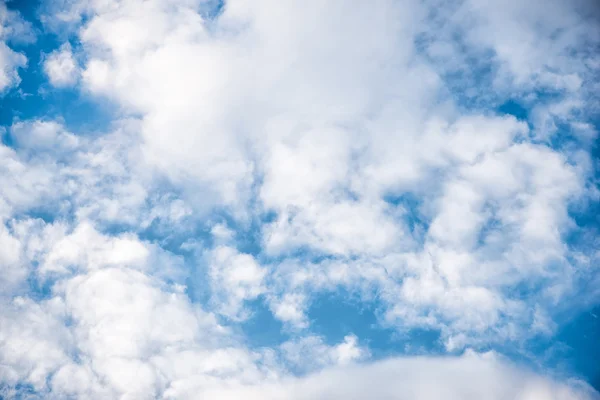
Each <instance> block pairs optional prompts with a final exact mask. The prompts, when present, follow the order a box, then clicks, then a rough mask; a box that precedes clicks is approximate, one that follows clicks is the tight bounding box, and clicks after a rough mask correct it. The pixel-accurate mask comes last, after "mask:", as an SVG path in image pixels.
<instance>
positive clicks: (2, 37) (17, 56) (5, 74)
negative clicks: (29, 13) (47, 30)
mask: <svg viewBox="0 0 600 400" xmlns="http://www.w3.org/2000/svg"><path fill="white" fill-rule="evenodd" d="M32 40H34V36H33V31H32V29H31V24H30V23H29V22H26V21H24V20H23V19H22V18H21V16H20V15H19V14H18V13H17V12H14V11H11V10H9V9H7V7H6V4H4V3H2V4H1V5H0V94H4V92H5V91H6V90H7V89H9V88H11V87H13V86H16V85H18V84H19V82H20V81H21V78H19V72H18V69H19V68H23V67H25V66H26V65H27V57H25V55H23V54H22V53H19V52H16V51H14V50H13V49H11V47H10V46H9V43H10V42H13V43H15V42H16V43H18V42H29V41H32Z"/></svg>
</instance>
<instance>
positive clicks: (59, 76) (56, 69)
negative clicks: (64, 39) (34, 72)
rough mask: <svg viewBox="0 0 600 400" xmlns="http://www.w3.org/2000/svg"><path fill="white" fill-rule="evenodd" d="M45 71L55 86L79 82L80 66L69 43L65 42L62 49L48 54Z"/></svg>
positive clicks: (65, 85)
mask: <svg viewBox="0 0 600 400" xmlns="http://www.w3.org/2000/svg"><path fill="white" fill-rule="evenodd" d="M44 71H45V72H46V75H48V79H49V81H50V84H52V85H53V86H57V87H67V86H71V85H73V84H75V83H76V82H77V80H78V78H79V67H78V66H77V61H76V60H75V59H74V57H73V53H72V52H71V46H70V44H69V43H65V44H63V45H62V46H61V47H60V49H58V50H55V51H53V52H52V53H50V54H48V56H47V57H46V60H44Z"/></svg>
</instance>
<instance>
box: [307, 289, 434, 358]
mask: <svg viewBox="0 0 600 400" xmlns="http://www.w3.org/2000/svg"><path fill="white" fill-rule="evenodd" d="M353 299H354V300H353ZM381 311H382V308H381V305H379V304H378V303H377V301H372V302H364V301H362V300H360V301H359V300H358V299H355V296H353V295H352V294H351V293H348V292H347V291H345V290H343V289H338V290H337V291H336V292H333V293H326V294H322V295H319V296H316V297H315V298H314V299H313V300H312V302H311V304H310V307H309V309H308V311H307V316H308V318H309V320H310V326H311V330H312V331H313V332H314V333H315V334H318V335H321V336H323V337H324V338H325V340H326V343H327V344H329V345H335V344H337V343H340V342H341V341H342V340H343V338H344V337H345V336H346V335H349V334H354V335H356V336H357V337H358V338H359V341H360V343H361V345H367V346H368V348H369V350H370V351H371V355H372V357H374V358H375V359H379V358H385V357H391V356H394V355H408V354H431V355H433V354H441V353H442V352H443V345H442V343H441V341H440V340H439V339H440V334H439V332H438V331H436V330H425V329H410V330H407V331H404V332H399V330H398V329H396V328H392V327H387V326H385V325H384V324H382V323H381Z"/></svg>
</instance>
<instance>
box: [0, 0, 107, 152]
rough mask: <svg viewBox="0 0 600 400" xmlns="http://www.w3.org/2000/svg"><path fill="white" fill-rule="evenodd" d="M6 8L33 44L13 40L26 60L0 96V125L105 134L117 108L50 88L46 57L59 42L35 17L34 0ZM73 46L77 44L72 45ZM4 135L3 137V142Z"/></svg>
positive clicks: (73, 90)
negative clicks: (20, 123)
mask: <svg viewBox="0 0 600 400" xmlns="http://www.w3.org/2000/svg"><path fill="white" fill-rule="evenodd" d="M7 6H8V8H9V9H13V10H16V11H18V12H19V13H20V14H21V15H22V16H23V18H24V19H26V20H27V21H29V22H30V23H31V24H32V26H33V29H34V32H35V35H36V40H35V42H33V43H27V42H23V43H21V42H19V41H14V43H11V48H12V49H13V50H14V51H17V52H20V53H23V54H24V55H25V56H26V57H27V65H26V67H24V68H20V69H19V76H20V78H21V82H20V84H19V85H18V87H13V88H10V89H9V90H8V92H7V93H6V94H5V95H4V96H0V126H10V125H11V124H12V123H13V122H14V121H15V120H26V119H35V118H41V119H45V120H48V119H56V120H59V121H61V122H62V123H63V124H64V125H65V126H66V127H67V129H68V130H70V131H72V132H75V133H77V134H83V133H86V132H90V133H96V132H104V131H106V130H107V129H108V128H109V126H110V124H111V122H112V121H113V117H114V116H115V115H117V114H118V111H119V110H118V109H117V108H116V107H115V106H113V105H111V103H110V102H109V101H103V100H102V99H98V98H92V97H90V96H89V95H87V94H86V93H85V92H82V91H80V90H78V88H77V87H75V88H61V89H55V88H52V87H51V86H50V84H49V82H48V78H47V76H46V74H45V72H44V66H43V61H44V57H45V55H46V54H49V53H51V52H52V51H54V50H56V49H58V48H59V47H60V46H61V45H62V44H63V42H62V41H61V39H60V38H59V37H57V36H56V35H55V34H54V33H52V32H49V31H48V30H46V29H45V28H44V27H43V26H42V25H41V22H40V21H39V19H38V18H37V15H38V10H39V7H40V3H39V2H38V1H35V0H28V1H9V2H8V3H7ZM72 45H73V46H74V47H76V46H77V43H72ZM5 140H6V135H3V142H4V143H5V144H10V142H9V141H8V142H7V141H5Z"/></svg>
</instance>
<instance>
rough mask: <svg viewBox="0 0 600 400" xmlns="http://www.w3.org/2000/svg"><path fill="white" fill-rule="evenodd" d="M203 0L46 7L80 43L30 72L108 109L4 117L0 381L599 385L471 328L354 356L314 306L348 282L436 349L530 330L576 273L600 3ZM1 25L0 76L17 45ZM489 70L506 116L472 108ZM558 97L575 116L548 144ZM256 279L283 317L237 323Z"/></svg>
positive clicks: (185, 388) (517, 337) (190, 388)
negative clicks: (203, 298) (251, 327)
mask: <svg viewBox="0 0 600 400" xmlns="http://www.w3.org/2000/svg"><path fill="white" fill-rule="evenodd" d="M201 3H202V2H201V1H195V0H189V1H184V2H173V1H171V0H150V1H139V0H119V1H95V0H92V1H66V2H62V3H61V6H64V7H63V8H64V10H62V11H61V12H60V13H57V14H56V16H55V18H52V17H50V16H46V18H45V22H46V23H48V24H50V25H51V26H55V27H56V26H59V25H61V24H64V23H65V22H66V23H67V24H73V25H74V26H75V28H74V29H73V31H72V32H71V33H72V34H73V37H72V38H70V40H73V41H76V40H78V41H80V44H81V47H78V48H77V60H81V62H82V65H81V71H79V68H80V67H79V66H78V64H77V63H78V61H76V60H75V57H74V55H73V54H72V50H71V49H70V47H69V45H67V44H66V45H64V46H61V48H60V49H58V50H57V51H55V52H53V53H51V54H50V55H48V57H47V58H46V61H45V64H44V70H45V72H46V73H47V74H48V77H49V79H50V82H51V83H52V84H53V85H55V86H69V85H74V84H75V83H77V82H79V84H80V85H79V86H80V88H81V90H82V91H83V92H85V94H86V95H91V96H103V97H105V98H106V99H108V100H109V101H111V102H113V103H114V104H115V105H116V106H117V108H118V109H119V110H120V112H121V114H120V118H121V119H119V120H115V121H111V122H112V125H111V129H110V132H105V133H102V134H100V133H95V134H93V135H92V134H89V135H84V134H78V133H74V132H69V131H68V129H66V127H65V126H64V125H63V124H61V123H59V122H57V121H50V120H26V121H15V122H14V123H13V125H12V127H11V128H10V129H9V130H8V132H9V135H10V138H11V139H12V142H13V143H12V145H11V146H8V145H0V180H1V181H2V182H3V184H2V185H0V222H1V223H2V225H0V272H1V273H0V287H1V291H2V293H1V294H2V302H3V304H4V305H5V307H2V308H0V309H1V310H2V311H0V321H1V324H0V339H1V340H0V357H2V359H1V360H2V362H1V363H0V364H2V368H1V369H0V374H1V375H0V380H1V381H2V383H5V384H6V385H8V386H10V387H13V388H14V387H15V386H16V385H17V384H18V383H29V384H31V385H33V386H34V388H35V390H37V391H39V392H40V393H41V395H42V396H43V395H45V394H49V393H52V394H53V395H54V394H56V395H57V396H59V397H60V396H63V395H64V396H65V397H66V396H74V397H80V398H91V399H96V398H125V399H126V398H240V397H244V398H253V397H254V398H261V399H262V398H267V399H268V398H273V399H290V398H291V399H294V398H297V399H303V398H306V399H309V398H310V399H319V398H356V399H362V398H373V397H376V398H398V399H404V398H407V399H408V398H410V399H423V400H428V399H432V398H440V397H444V398H449V399H452V398H456V399H459V398H460V399H469V398H473V399H475V398H477V399H479V398H490V399H505V398H511V399H513V398H514V399H519V400H530V399H531V400H533V399H548V400H550V399H567V398H578V397H577V396H579V398H582V399H587V398H594V397H593V396H594V395H592V394H581V393H583V392H582V391H581V390H583V389H581V390H580V388H579V386H578V385H575V384H571V383H565V382H562V383H561V382H556V381H553V380H552V379H550V378H548V377H543V376H538V375H535V374H532V373H530V372H526V371H524V370H522V369H520V368H519V367H516V366H514V365H512V364H509V363H507V362H505V361H503V360H501V359H497V358H495V356H493V355H490V354H487V355H479V354H467V355H465V356H461V357H453V358H400V359H392V360H388V361H381V362H376V363H373V364H364V362H365V360H366V359H368V358H369V350H368V348H366V347H364V346H362V345H361V344H362V343H365V342H364V341H363V338H361V337H357V336H355V335H353V334H348V335H347V336H345V337H344V339H343V340H342V341H341V342H339V343H337V344H333V345H328V344H327V343H330V341H329V340H328V338H325V337H320V336H316V335H315V334H314V333H312V332H311V328H312V326H311V317H310V315H309V309H310V305H311V302H312V301H313V300H314V299H315V297H317V296H319V295H321V294H323V293H326V292H337V293H340V292H345V293H349V294H350V295H351V296H353V298H356V299H357V300H358V301H359V302H363V303H372V302H376V306H377V308H378V309H380V311H381V321H379V322H380V323H381V324H383V325H387V326H388V327H392V328H394V329H396V330H398V331H400V332H406V331H410V330H411V329H413V328H422V329H432V330H436V331H440V332H441V340H442V341H443V342H444V344H445V346H446V349H447V350H448V351H455V352H459V351H461V350H462V349H464V348H468V347H470V346H473V347H475V348H478V347H489V346H494V345H496V344H503V345H510V344H512V343H525V342H526V340H527V339H529V338H531V337H532V336H535V335H540V334H542V335H551V334H552V333H553V330H554V329H555V327H556V323H555V321H554V316H555V315H554V313H555V312H558V311H563V310H564V309H565V308H567V309H568V308H569V307H573V312H576V311H577V305H576V303H575V302H574V300H577V302H581V300H580V299H578V298H577V299H576V297H578V296H579V295H578V294H577V291H578V290H579V287H578V282H579V281H580V280H581V279H582V277H584V276H585V277H588V276H592V277H593V276H596V275H597V273H598V272H597V267H596V264H597V263H594V260H595V259H596V258H597V254H595V253H594V251H590V250H589V249H588V248H581V247H579V248H577V249H575V248H574V247H573V245H572V244H571V243H569V241H568V240H567V239H568V237H569V235H570V234H571V233H573V232H577V229H578V228H577V227H576V225H575V223H574V221H573V220H572V218H571V216H570V210H571V206H572V205H573V204H574V203H578V204H583V203H585V202H586V201H589V200H590V199H593V193H592V192H591V191H590V189H589V187H590V181H591V178H590V177H591V176H592V174H593V173H594V171H593V162H592V161H591V159H590V154H589V143H590V142H591V140H592V139H593V138H594V137H595V135H596V133H595V132H594V129H593V127H591V126H590V125H589V121H587V120H586V118H587V116H588V111H589V107H591V106H590V105H589V103H590V99H591V96H592V94H591V92H592V90H591V89H590V87H591V86H590V84H591V83H590V81H591V79H592V77H593V76H594V72H595V71H596V70H597V60H596V56H595V55H590V54H589V52H586V47H587V46H589V45H591V44H597V37H595V36H594V34H595V32H597V30H596V28H593V27H592V26H591V23H590V22H589V21H587V20H586V19H585V18H583V17H581V16H580V14H578V12H577V11H574V9H572V8H570V7H567V5H566V3H564V4H563V3H559V2H554V1H552V2H551V5H552V7H550V6H547V7H546V6H544V5H542V4H533V5H524V6H523V5H519V4H517V3H516V2H508V3H507V4H506V7H504V5H503V6H502V7H500V6H499V5H498V4H499V3H498V4H488V3H485V2H479V1H465V2H461V3H460V4H458V5H456V7H454V6H452V5H442V4H436V3H437V2H435V1H431V2H429V1H428V2H420V1H413V0H406V1H402V2H398V1H391V0H390V1H387V0H386V1H382V2H377V4H352V5H351V6H350V5H349V4H348V3H347V2H345V1H342V0H333V1H328V2H322V1H305V2H299V1H291V0H285V1H278V2H273V1H267V0H259V1H253V2H246V1H242V0H230V1H228V2H226V4H225V8H224V10H223V12H222V14H221V15H220V16H219V17H218V18H217V19H214V20H210V19H208V18H207V17H203V16H202V15H201V14H200V13H199V12H198V11H199V10H200V9H201V8H202V7H205V6H206V4H201ZM432 9H433V10H435V12H434V13H432ZM3 12H4V14H2V13H3ZM2 15H8V14H6V10H5V9H0V16H2ZM11 15H12V14H11ZM2 18H4V17H2ZM11 18H13V17H11ZM13 19H14V18H13ZM5 21H7V19H6V18H4V19H2V26H3V29H8V28H4V27H5V26H8V25H7V24H5ZM10 26H12V25H10ZM61 26H64V25H61ZM11 29H13V31H11V32H16V31H18V29H17V28H11ZM19 29H20V28H19ZM2 32H5V31H2ZM2 35H5V34H4V33H1V34H0V36H1V38H0V39H1V40H2V42H0V66H2V68H0V71H4V73H3V74H4V75H3V74H2V73H0V90H4V89H5V88H7V87H9V86H13V85H15V84H16V83H17V82H18V75H17V74H16V68H17V67H18V66H19V65H24V63H25V59H24V58H23V56H21V55H18V54H17V53H14V52H13V51H12V50H10V49H9V48H8V47H7V46H6V45H4V44H3V43H5V42H6V40H8V39H6V38H8V36H2ZM6 35H8V34H6ZM2 46H4V47H2ZM3 48H4V50H2V49H3ZM474 59H476V60H479V61H473V60H474ZM7 60H8V61H7ZM472 71H476V72H472ZM477 71H478V72H477ZM79 72H81V77H80V78H79ZM3 76H4V78H3ZM3 79H4V80H3ZM480 81H481V82H480ZM3 82H4V83H3ZM544 91H545V92H551V93H552V96H551V97H552V98H553V99H550V98H549V97H548V98H546V97H544V96H543V95H542V94H540V93H541V92H544ZM509 98H515V99H518V100H519V101H521V102H523V103H524V104H525V105H526V106H528V107H529V106H532V112H531V118H530V119H529V120H528V121H527V123H526V122H523V121H518V120H517V119H516V118H514V117H506V116H498V115H496V113H495V112H494V111H493V109H495V107H496V106H498V105H499V104H500V103H502V102H504V101H505V100H508V99H509ZM469 99H470V100H469ZM469 101H471V102H469ZM534 105H535V106H534ZM563 124H566V125H569V126H571V127H573V128H577V130H576V132H577V135H576V136H577V137H576V138H575V139H576V140H574V141H573V143H571V144H570V145H569V146H567V145H564V146H563V145H560V144H559V145H556V146H551V145H550V143H552V139H553V138H555V137H556V135H560V134H561V128H560V127H561V126H563ZM577 140H579V141H577ZM213 213H214V214H213ZM45 214H46V215H45ZM35 215H42V217H40V218H36V217H35ZM215 221H220V222H218V223H215ZM224 221H226V222H224ZM143 238H144V239H143ZM181 243H183V244H181ZM190 250H194V251H190ZM177 252H179V253H181V254H184V255H181V254H180V255H178V254H174V253H177ZM575 256H576V257H575ZM594 257H595V258H594ZM188 268H189V270H188ZM202 268H205V269H206V270H205V271H204V270H202ZM202 273H205V274H204V275H202ZM198 276H201V278H198ZM592 282H593V280H592ZM36 285H38V286H39V287H38V288H34V287H35V286H36ZM194 285H198V286H201V287H194ZM32 288H34V289H36V290H33V289H32ZM206 288H209V289H210V290H209V291H210V299H209V300H208V301H207V302H206V304H203V305H200V304H197V303H193V302H192V300H190V299H194V300H197V299H196V298H195V297H194V296H193V295H189V294H190V292H194V291H202V290H205V289H206ZM519 288H523V290H516V289H519ZM257 300H261V301H262V300H264V302H265V304H266V306H267V308H268V309H269V310H270V312H271V313H272V315H273V316H274V317H275V318H276V319H278V320H280V321H282V322H283V323H284V330H285V331H286V332H287V333H289V334H290V335H292V337H293V339H291V340H289V341H287V342H285V343H283V344H280V343H278V344H277V345H273V346H272V347H271V348H259V349H251V348H248V346H247V345H245V343H246V342H247V340H246V339H247V338H244V337H241V336H242V335H241V334H240V329H238V328H239V325H238V324H240V323H242V322H244V321H246V320H247V319H249V318H251V317H252V311H253V310H252V309H251V308H250V307H249V304H250V303H251V302H255V301H257ZM590 301H591V300H590ZM594 301H595V300H594ZM583 303H584V304H589V303H586V302H585V301H584V302H583ZM577 304H581V303H577ZM334 317H335V316H334ZM332 320H333V318H332ZM331 323H332V324H333V323H335V322H334V321H331ZM31 348H32V349H39V351H25V350H22V349H31ZM347 364H355V365H354V366H347ZM339 365H346V367H343V368H341V367H334V366H339ZM320 370H324V371H323V372H318V371H320ZM297 371H301V372H302V373H306V372H309V371H310V372H314V374H313V375H308V376H306V377H304V378H294V377H293V375H294V373H293V372H297ZM582 387H583V386H582ZM590 393H591V392H590Z"/></svg>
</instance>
